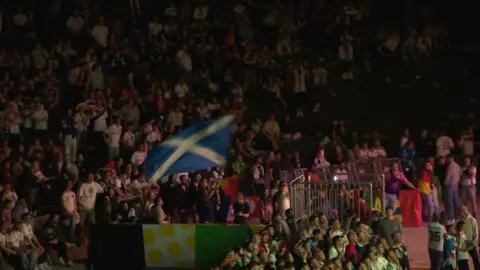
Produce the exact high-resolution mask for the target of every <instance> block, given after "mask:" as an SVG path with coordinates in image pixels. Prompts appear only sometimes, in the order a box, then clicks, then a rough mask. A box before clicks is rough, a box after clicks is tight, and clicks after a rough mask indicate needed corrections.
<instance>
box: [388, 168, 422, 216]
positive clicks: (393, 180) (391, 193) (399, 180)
mask: <svg viewBox="0 0 480 270" xmlns="http://www.w3.org/2000/svg"><path fill="white" fill-rule="evenodd" d="M402 184H404V185H406V186H408V187H409V188H411V189H416V188H415V186H413V185H412V183H410V181H408V179H407V178H406V177H405V175H404V174H403V173H402V172H401V171H400V170H399V167H398V164H393V166H392V170H391V171H390V174H389V176H388V177H386V181H385V197H386V200H387V202H386V203H387V206H388V207H390V208H392V210H393V211H394V212H395V210H396V208H397V196H398V192H399V191H400V185H402Z"/></svg>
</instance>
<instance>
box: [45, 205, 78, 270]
mask: <svg viewBox="0 0 480 270" xmlns="http://www.w3.org/2000/svg"><path fill="white" fill-rule="evenodd" d="M59 222H60V216H59V215H58V214H53V215H51V216H50V218H49V220H48V221H47V222H46V223H45V226H44V230H43V232H42V234H41V235H40V242H41V243H42V245H43V246H44V248H45V253H44V256H46V261H47V263H48V264H50V265H51V264H52V260H51V258H50V254H51V253H52V250H53V249H56V250H58V257H59V262H60V263H61V264H63V265H68V266H73V264H72V261H71V260H70V258H69V256H68V252H67V249H68V247H69V246H70V244H69V243H68V242H67V241H66V238H65V235H64V233H63V230H62V228H61V226H60V223H59Z"/></svg>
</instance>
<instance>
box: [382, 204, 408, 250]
mask: <svg viewBox="0 0 480 270" xmlns="http://www.w3.org/2000/svg"><path fill="white" fill-rule="evenodd" d="M385 214H386V217H385V218H384V219H382V220H381V221H380V222H379V223H378V227H377V229H378V231H377V233H378V235H379V236H380V237H382V238H385V240H387V243H388V244H389V245H392V243H393V239H392V235H393V233H395V232H399V233H402V234H403V226H402V222H400V220H398V219H396V218H395V216H394V215H393V208H392V207H390V206H388V207H387V208H386V209H385Z"/></svg>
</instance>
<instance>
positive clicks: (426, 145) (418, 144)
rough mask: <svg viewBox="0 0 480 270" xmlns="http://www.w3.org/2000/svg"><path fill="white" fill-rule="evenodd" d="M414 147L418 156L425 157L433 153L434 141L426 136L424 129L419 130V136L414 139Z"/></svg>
mask: <svg viewBox="0 0 480 270" xmlns="http://www.w3.org/2000/svg"><path fill="white" fill-rule="evenodd" d="M415 149H416V150H417V151H416V152H417V155H418V156H419V157H420V158H426V157H429V156H432V155H434V154H435V152H434V151H435V150H434V142H433V141H432V139H431V138H429V137H428V131H427V130H426V129H422V130H421V131H420V138H418V140H416V141H415Z"/></svg>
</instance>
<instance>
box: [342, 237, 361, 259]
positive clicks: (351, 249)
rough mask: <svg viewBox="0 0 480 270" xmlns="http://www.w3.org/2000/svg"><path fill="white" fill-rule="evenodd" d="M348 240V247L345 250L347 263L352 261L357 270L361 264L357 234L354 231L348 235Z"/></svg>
mask: <svg viewBox="0 0 480 270" xmlns="http://www.w3.org/2000/svg"><path fill="white" fill-rule="evenodd" d="M347 238H348V242H349V243H348V245H347V248H346V250H345V259H346V260H347V261H351V262H352V264H353V265H354V266H355V267H356V268H357V267H358V266H359V264H360V257H359V256H358V252H357V242H358V238H357V234H356V233H355V232H353V231H350V232H349V233H348V235H347Z"/></svg>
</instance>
